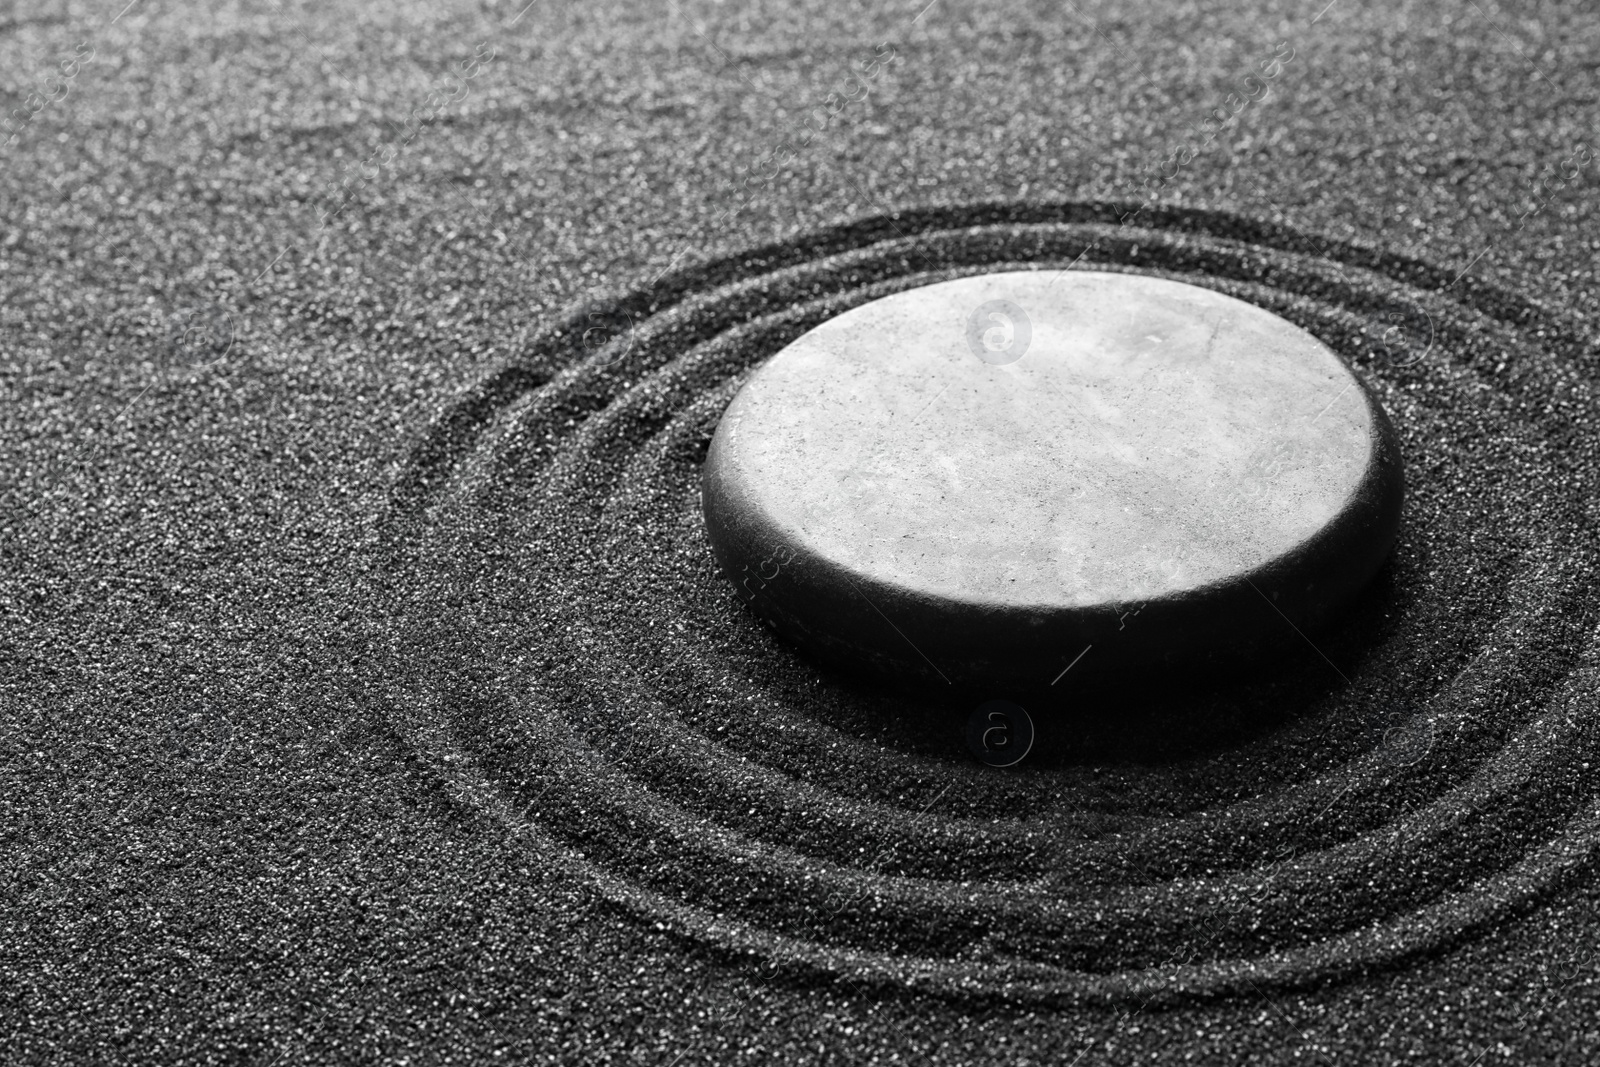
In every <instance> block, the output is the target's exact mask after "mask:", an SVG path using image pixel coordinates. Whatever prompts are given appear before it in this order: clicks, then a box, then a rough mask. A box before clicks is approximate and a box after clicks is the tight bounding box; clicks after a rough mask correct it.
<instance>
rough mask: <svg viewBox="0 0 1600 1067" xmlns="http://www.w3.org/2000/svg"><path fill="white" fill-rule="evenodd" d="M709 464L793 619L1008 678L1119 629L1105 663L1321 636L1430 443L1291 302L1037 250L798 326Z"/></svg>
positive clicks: (866, 654)
mask: <svg viewBox="0 0 1600 1067" xmlns="http://www.w3.org/2000/svg"><path fill="white" fill-rule="evenodd" d="M1002 359H1003V362H1001V360H1002ZM701 487H702V497H703V502H704V508H705V515H706V523H707V529H708V532H709V533H710V536H711V540H712V542H713V544H714V545H715V547H716V550H717V554H718V557H719V559H720V560H721V561H722V565H723V569H724V571H725V573H726V574H727V575H728V577H729V578H730V579H731V580H732V581H733V582H734V583H735V586H736V587H737V589H738V590H739V592H740V593H741V594H742V595H744V596H745V598H746V599H747V600H748V602H749V604H750V606H751V607H752V608H753V609H754V610H756V611H757V612H759V613H760V614H762V615H764V616H766V617H767V618H769V619H770V620H771V621H772V622H773V623H774V624H775V625H777V626H778V627H779V628H780V629H781V630H782V631H783V632H784V633H785V634H787V635H789V636H791V637H793V638H795V639H796V640H799V641H800V642H802V643H803V644H805V645H807V646H808V647H810V648H813V649H814V650H816V651H819V652H821V653H823V654H825V655H833V656H835V657H836V658H838V659H840V660H842V661H844V662H846V663H854V664H857V665H860V666H864V667H870V668H876V669H879V670H883V671H887V672H889V673H891V674H894V675H896V676H899V677H913V678H925V677H928V676H930V675H931V676H932V678H933V680H935V681H937V680H944V681H947V682H951V683H970V684H975V685H987V686H991V687H995V688H999V687H1005V686H1012V687H1019V686H1020V687H1026V686H1028V685H1029V684H1034V685H1042V684H1045V683H1048V682H1050V681H1051V680H1053V678H1054V677H1055V676H1056V675H1057V673H1058V672H1059V671H1060V670H1061V669H1062V664H1063V663H1066V662H1069V661H1070V660H1071V658H1073V657H1074V656H1076V654H1077V653H1078V652H1079V651H1080V650H1081V649H1082V648H1083V647H1084V646H1085V645H1086V644H1092V643H1094V642H1099V643H1100V644H1101V647H1102V651H1101V653H1100V655H1098V656H1096V657H1094V658H1092V659H1090V660H1088V661H1087V662H1086V663H1085V666H1086V668H1091V669H1092V668H1104V667H1105V666H1107V665H1119V666H1123V667H1140V666H1149V665H1150V664H1151V663H1154V662H1163V661H1169V660H1178V659H1184V660H1197V659H1205V658H1209V657H1230V656H1231V657H1233V658H1238V657H1239V656H1243V655H1246V654H1248V653H1250V652H1253V651H1257V650H1258V649H1259V648H1260V646H1262V645H1263V644H1264V643H1268V642H1270V639H1271V637H1272V636H1273V635H1277V636H1279V637H1280V638H1283V639H1286V640H1297V639H1299V638H1298V637H1296V635H1295V633H1294V628H1295V627H1309V626H1312V625H1314V624H1316V623H1318V622H1321V621H1324V620H1325V619H1326V618H1328V617H1329V616H1330V615H1331V614H1332V613H1333V612H1335V611H1336V610H1337V609H1338V608H1339V607H1340V606H1342V605H1343V604H1344V603H1346V602H1347V601H1348V600H1349V598H1350V597H1351V596H1352V595H1354V593H1355V592H1356V591H1358V590H1359V588H1360V587H1361V586H1362V585H1363V584H1364V583H1365V582H1366V581H1367V580H1368V579H1370V578H1371V576H1372V575H1373V573H1374V572H1375V571H1376V570H1377V568H1378V566H1379V565H1380V564H1381V563H1382V561H1383V559H1384V557H1385V556H1386V555H1387V554H1388V551H1389V548H1390V546H1391V545H1392V544H1393V541H1394V535H1395V531H1396V529H1397V527H1398V524H1399V519H1400V506H1401V499H1402V464H1401V461H1400V455H1399V444H1398V441H1397V440H1396V439H1395V435H1394V431H1393V428H1392V427H1391V426H1390V424H1389V420H1388V418H1387V416H1385V415H1384V414H1383V413H1382V411H1381V409H1380V408H1379V407H1378V406H1377V402H1376V400H1374V399H1373V398H1372V396H1371V395H1370V394H1369V392H1368V391H1367V390H1366V389H1365V388H1363V387H1362V385H1361V384H1360V382H1359V381H1358V380H1357V378H1356V377H1355V375H1354V374H1353V373H1352V372H1351V371H1350V369H1349V368H1348V367H1346V366H1345V364H1344V363H1342V362H1341V361H1340V359H1339V357H1338V356H1337V355H1335V354H1334V352H1333V351H1332V350H1331V349H1329V348H1328V346H1327V345H1325V344H1323V343H1322V342H1321V341H1318V340H1317V339H1316V338H1315V337H1313V336H1312V335H1311V334H1309V333H1307V332H1306V331H1305V330H1302V329H1301V328H1299V327H1297V326H1295V325H1293V324H1292V323H1290V322H1287V321H1285V320H1284V319H1281V318H1279V317H1278V316H1276V315H1273V314H1271V313H1270V312H1267V311H1264V310H1262V309H1261V308H1259V307H1256V306H1254V305H1251V304H1247V303H1245V302H1244V301H1241V300H1238V299H1235V298H1233V297H1229V296H1226V295H1224V294H1221V293H1218V292H1215V291H1213V290H1209V289H1204V288H1201V287H1199V286H1195V285H1189V284H1184V283H1181V282H1175V281H1169V280H1166V279H1160V278H1148V277H1139V276H1135V275H1128V274H1114V273H1106V272H1097V271H1072V272H1065V271H1013V272H1003V273H997V274H988V275H977V276H973V277H967V278H960V279H955V280H952V281H946V282H940V283H937V284H934V285H928V286H924V287H921V288H916V289H910V290H907V291H905V292H901V293H897V294H895V295H893V296H887V297H882V298H880V299H878V300H875V301H872V302H870V303H867V304H864V305H862V306H860V307H857V308H854V309H852V310H850V311H847V312H845V313H844V314H842V315H839V316H838V317H837V318H833V319H830V320H828V321H827V322H825V323H823V324H822V325H820V326H817V327H815V328H814V329H812V330H811V331H810V332H808V333H807V334H805V336H803V337H801V338H799V339H797V340H796V341H794V342H793V343H791V344H790V345H789V346H787V347H786V348H784V349H783V351H781V352H779V353H778V354H777V355H776V356H774V357H772V359H770V360H769V361H767V362H766V363H764V364H762V366H761V367H760V368H758V369H757V370H756V371H755V372H754V373H753V374H752V375H751V376H750V378H749V380H748V381H747V382H746V383H745V384H744V386H743V387H742V388H741V389H740V391H739V393H738V395H737V396H736V397H735V398H734V399H733V402H732V403H731V404H730V405H729V406H728V409H727V411H726V413H725V414H724V415H723V417H722V420H721V422H720V424H719V426H718V429H717V433H716V435H715V436H714V437H713V439H712V442H711V447H710V451H709V454H708V455H707V458H706V463H705V465H704V467H703V473H702V480H701ZM1252 583H1254V584H1253V586H1252ZM1268 596H1270V597H1271V598H1272V600H1271V601H1269V600H1268V599H1267V597H1268ZM1134 612H1138V613H1139V619H1140V622H1139V625H1138V626H1136V627H1135V628H1134V630H1133V633H1132V634H1131V635H1130V636H1129V637H1127V638H1125V639H1122V640H1117V641H1112V640H1111V638H1112V636H1113V635H1114V634H1116V633H1117V632H1119V631H1120V630H1124V629H1126V626H1125V624H1124V622H1123V617H1124V616H1125V615H1129V614H1132V613H1134ZM1063 656H1065V657H1066V658H1062V657H1063Z"/></svg>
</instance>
